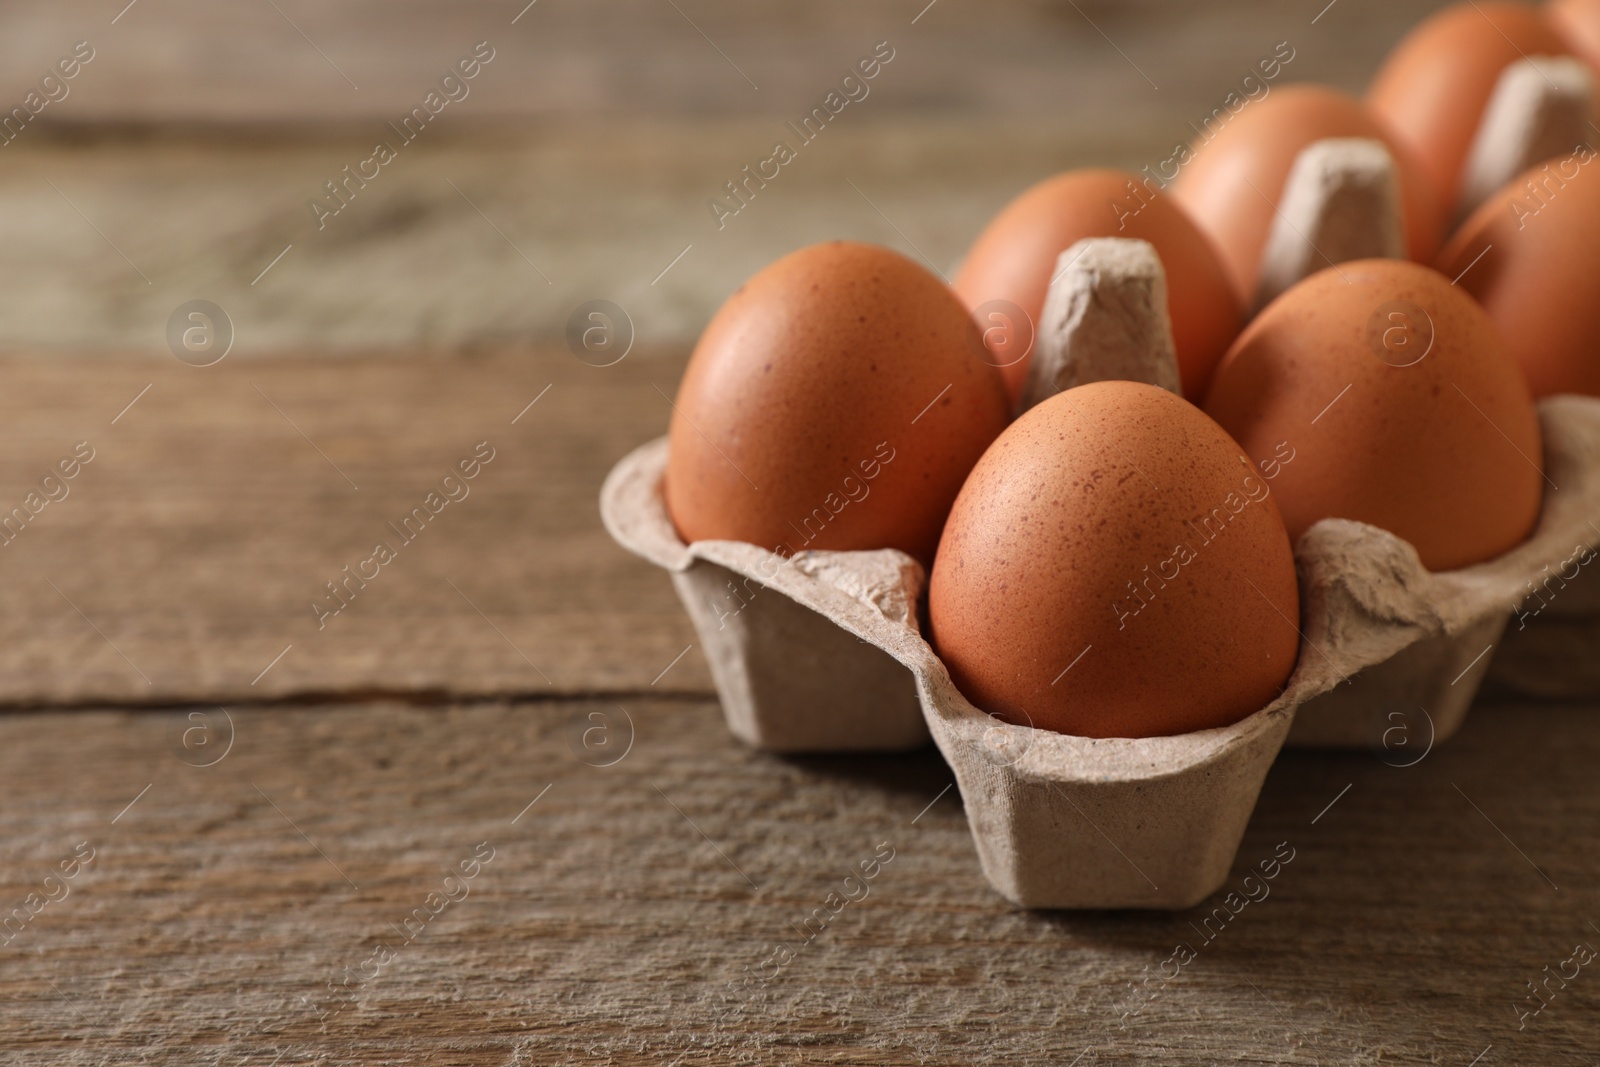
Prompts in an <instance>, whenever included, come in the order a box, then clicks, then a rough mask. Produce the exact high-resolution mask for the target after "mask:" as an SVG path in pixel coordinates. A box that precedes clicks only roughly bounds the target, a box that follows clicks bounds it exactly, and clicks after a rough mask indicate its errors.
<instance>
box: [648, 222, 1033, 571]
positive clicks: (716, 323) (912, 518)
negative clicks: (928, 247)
mask: <svg viewBox="0 0 1600 1067" xmlns="http://www.w3.org/2000/svg"><path fill="white" fill-rule="evenodd" d="M985 355H986V351H985V349H984V347H983V342H982V340H981V338H980V337H979V336H978V330H977V326H976V325H975V324H974V323H973V321H972V316H971V315H969V314H968V313H967V309H966V308H965V307H963V306H962V304H961V301H960V300H959V299H957V297H956V295H955V293H953V292H952V291H951V290H950V288H949V287H948V286H947V285H945V284H944V282H942V281H941V280H940V279H939V278H937V277H935V276H934V275H933V274H931V273H929V272H928V271H927V270H926V269H924V268H923V267H920V266H918V265H917V264H915V263H913V262H911V261H910V260H909V259H906V258H905V257H904V256H901V255H899V254H897V253H895V252H891V251H889V250H888V249H885V248H878V247H875V246H872V245H865V244H855V243H852V242H846V241H834V242H831V243H828V244H822V245H814V246H812V247H810V248H805V249H802V250H801V251H799V252H795V253H792V254H790V255H788V256H785V257H784V258H782V259H780V260H778V261H777V262H776V263H773V264H772V265H771V266H768V267H767V268H766V269H764V270H762V271H761V272H760V273H758V274H756V275H755V276H754V277H753V278H751V279H750V280H749V281H747V282H746V283H745V284H744V285H743V286H741V287H740V288H739V290H738V291H737V292H735V293H734V294H733V295H732V296H731V297H729V298H728V301H727V303H725V304H723V306H722V308H721V309H720V310H719V311H718V312H717V314H716V315H715V317H713V319H712V320H711V323H710V325H708V326H707V327H706V330H705V332H704V333H703V334H702V335H701V336H700V342H699V344H698V345H696V346H695V350H694V354H693V356H692V357H691V358H690V360H689V367H688V370H687V371H686V372H685V374H684V377H683V382H682V384H681V385H680V386H679V387H678V398H677V402H676V403H675V404H674V405H673V412H672V423H671V428H670V430H669V433H668V438H669V445H668V449H669V452H668V461H667V473H666V504H667V510H668V512H669V513H670V515H671V516H672V521H673V523H674V524H675V525H676V526H677V529H678V533H679V534H680V535H681V536H682V537H683V538H684V540H686V541H700V540H706V539H713V538H715V539H722V540H734V541H746V542H750V543H752V544H757V545H762V546H764V547H766V548H770V549H772V550H774V551H776V552H778V553H781V554H783V555H785V556H787V555H790V554H792V553H794V552H798V551H801V550H804V549H837V550H848V549H875V548H898V549H900V550H901V551H903V552H907V553H909V554H910V555H912V556H915V557H917V558H918V559H920V560H922V562H923V563H924V565H926V564H928V563H930V562H931V561H932V559H933V552H934V548H935V546H936V545H937V544H938V542H939V532H940V530H941V528H942V527H943V526H944V520H945V516H946V515H947V514H948V512H949V510H950V504H951V502H952V501H953V500H955V497H956V493H957V492H958V491H959V490H960V488H961V482H962V480H963V479H964V478H965V477H966V476H967V472H968V471H969V470H971V469H972V465H973V464H974V463H976V462H977V460H978V457H979V456H981V455H982V454H983V450H984V449H985V448H987V447H988V445H989V443H990V442H991V441H993V440H994V439H995V437H996V435H998V434H999V433H1000V431H1001V430H1002V429H1004V428H1005V425H1006V420H1007V416H1008V411H1009V405H1008V404H1007V401H1006V393H1005V385H1004V383H1003V382H1002V381H1001V379H1000V372H999V371H998V370H997V369H995V368H994V367H993V366H991V365H990V364H989V363H988V362H986V361H985V358H984V357H985Z"/></svg>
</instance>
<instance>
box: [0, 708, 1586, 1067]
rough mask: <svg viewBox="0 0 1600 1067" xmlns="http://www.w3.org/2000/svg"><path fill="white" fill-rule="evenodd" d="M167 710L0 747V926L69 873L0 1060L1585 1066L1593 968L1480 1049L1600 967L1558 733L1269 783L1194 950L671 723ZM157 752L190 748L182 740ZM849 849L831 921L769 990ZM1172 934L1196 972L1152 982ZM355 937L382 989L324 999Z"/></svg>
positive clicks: (1578, 735)
mask: <svg viewBox="0 0 1600 1067" xmlns="http://www.w3.org/2000/svg"><path fill="white" fill-rule="evenodd" d="M596 713H603V714H604V715H605V716H608V718H607V719H605V720H591V719H590V718H589V716H591V715H593V714H596ZM188 714H190V713H188V712H143V713H130V712H127V711H83V712H77V713H64V712H63V713H53V714H43V715H27V716H11V717H10V718H8V719H6V720H4V721H0V733H3V737H4V752H5V767H6V773H5V776H4V778H3V779H0V856H3V858H4V863H3V868H0V872H3V873H0V902H4V903H5V905H6V906H7V907H8V908H9V907H12V906H14V905H18V904H21V902H22V901H23V900H24V898H25V897H26V895H27V894H28V893H30V892H38V891H41V890H42V888H43V887H45V886H46V885H47V884H49V883H46V882H45V876H46V875H47V874H48V873H49V872H50V871H51V870H52V869H54V868H55V867H56V866H57V864H58V863H59V862H60V861H61V860H62V859H63V858H67V857H70V856H71V855H72V854H73V852H74V849H75V848H76V847H77V846H78V845H79V844H80V843H87V845H88V847H89V848H90V849H92V850H93V859H92V861H91V862H89V863H88V864H87V865H86V866H84V867H82V868H81V869H78V870H77V871H76V877H74V878H72V879H70V880H69V881H66V882H64V883H60V884H64V885H65V886H66V887H67V895H66V896H65V897H64V898H63V899H59V900H57V901H55V902H53V903H49V904H47V905H45V906H44V907H43V909H42V910H41V911H40V913H39V914H38V915H37V916H36V917H35V918H34V919H33V920H32V921H31V922H30V923H28V924H27V925H26V926H25V927H23V928H22V929H21V930H20V932H17V933H15V934H14V935H13V937H12V940H11V942H10V943H9V944H6V945H4V946H0V952H4V953H5V954H6V957H5V958H6V964H5V966H4V968H0V996H3V998H4V1002H5V1003H6V1005H7V1007H6V1010H5V1012H4V1013H3V1014H0V1048H3V1049H4V1050H6V1055H5V1059H6V1062H8V1063H15V1064H41V1065H42V1064H102V1063H105V1064H110V1063H127V1062H170V1063H216V1064H230V1065H231V1064H261V1065H263V1067H264V1065H266V1064H269V1063H274V1062H276V1063H280V1064H293V1065H298V1064H314V1063H315V1064H323V1063H345V1062H359V1063H390V1064H472V1065H478V1064H483V1065H490V1064H546V1063H594V1064H663V1065H664V1064H671V1063H681V1064H685V1065H687V1064H711V1063H749V1064H767V1063H818V1064H822V1063H832V1064H845V1063H851V1064H908V1063H931V1064H974V1063H977V1064H1069V1063H1074V1062H1076V1063H1081V1064H1092V1063H1113V1062H1114V1063H1149V1064H1175V1063H1183V1064H1190V1063H1193V1064H1210V1063H1220V1062H1228V1063H1308V1064H1312V1063H1322V1064H1331V1063H1355V1064H1377V1063H1384V1064H1455V1065H1462V1067H1465V1065H1466V1064H1468V1063H1477V1064H1480V1065H1481V1064H1588V1063H1592V1062H1593V1060H1594V1056H1595V1053H1596V1026H1595V1017H1596V1012H1597V1011H1600V978H1597V976H1596V975H1595V974H1593V973H1592V968H1588V969H1582V970H1580V971H1579V973H1578V977H1577V978H1575V979H1574V980H1572V981H1571V982H1570V983H1568V984H1567V986H1566V988H1564V989H1562V988H1560V987H1559V986H1558V985H1552V987H1551V988H1552V989H1557V990H1558V992H1557V993H1556V995H1555V996H1554V997H1553V999H1551V1000H1550V1002H1549V1004H1548V1006H1546V1007H1544V1008H1543V1010H1542V1011H1541V1012H1539V1014H1538V1015H1536V1016H1533V1017H1531V1018H1530V1019H1528V1020H1527V1021H1526V1026H1525V1028H1524V1029H1522V1030H1521V1031H1519V1030H1518V1025H1519V1021H1520V1017H1519V1012H1520V1011H1521V1010H1524V1009H1525V1008H1526V1006H1527V1005H1528V1004H1530V1003H1533V1002H1529V1001H1526V1000H1525V998H1527V997H1528V996H1529V993H1528V989H1527V986H1526V984H1525V983H1527V982H1529V981H1531V980H1539V979H1541V978H1542V976H1543V974H1544V973H1545V972H1544V970H1543V969H1544V968H1545V967H1546V966H1549V967H1550V968H1551V970H1552V972H1553V971H1554V970H1555V969H1557V968H1559V967H1560V965H1561V963H1562V961H1564V960H1567V959H1569V958H1570V957H1571V956H1572V955H1573V950H1574V947H1575V946H1576V945H1578V944H1580V943H1587V944H1588V945H1591V946H1593V945H1600V931H1597V930H1596V928H1595V926H1594V925H1593V924H1594V923H1595V922H1597V921H1600V893H1597V890H1596V888H1595V887H1596V876H1597V874H1600V860H1597V857H1596V854H1595V850H1594V848H1593V842H1594V840H1595V836H1596V834H1597V833H1600V795H1597V793H1596V791H1595V790H1594V788H1593V783H1594V767H1595V764H1596V761H1597V760H1600V722H1597V721H1596V718H1595V711H1594V709H1593V708H1570V707H1517V706H1507V707H1496V708H1480V709H1477V710H1476V711H1475V712H1474V713H1473V714H1472V716H1471V717H1470V719H1469V721H1468V724H1467V726H1466V728H1465V730H1464V732H1463V733H1462V734H1461V735H1459V736H1458V737H1457V738H1456V739H1455V740H1454V741H1453V742H1451V743H1450V744H1449V745H1448V746H1441V747H1440V748H1438V749H1436V750H1435V751H1433V752H1432V753H1430V754H1429V755H1428V756H1427V757H1426V758H1425V759H1423V760H1422V761H1421V762H1420V763H1418V764H1417V765H1416V766H1413V767H1409V768H1396V767H1391V766H1386V765H1384V764H1383V763H1380V762H1379V761H1378V760H1376V759H1374V758H1373V757H1372V756H1371V755H1369V754H1365V753H1350V754H1337V755H1310V754H1304V753H1290V754H1286V755H1285V756H1284V757H1282V758H1281V759H1280V760H1279V761H1278V763H1277V765H1276V766H1275V767H1274V768H1273V770H1272V772H1271V774H1270V776H1269V778H1268V780H1267V784H1266V788H1265V791H1264V793H1263V795H1262V798H1261V804H1260V806H1259V808H1258V809H1257V812H1256V815H1255V818H1254V819H1253V821H1252V822H1251V825H1250V828H1249V830H1248V832H1247V833H1246V835H1245V840H1244V844H1243V847H1242V848H1241V850H1240V853H1239V858H1238V861H1237V862H1236V864H1235V870H1234V873H1233V875H1232V877H1231V879H1230V882H1231V883H1232V884H1234V885H1235V886H1236V887H1237V886H1238V885H1240V884H1241V883H1242V880H1243V878H1244V876H1245V875H1246V874H1248V873H1249V872H1250V871H1251V870H1252V869H1254V868H1255V867H1256V866H1257V865H1258V864H1259V863H1260V862H1261V861H1262V860H1266V859H1269V858H1271V857H1272V856H1273V855H1274V854H1275V853H1278V854H1284V855H1288V854H1290V850H1292V857H1293V858H1292V859H1291V860H1290V862H1288V863H1287V865H1284V866H1283V867H1282V868H1281V869H1280V870H1279V871H1278V873H1277V877H1276V878H1275V879H1274V880H1272V881H1271V882H1270V883H1268V884H1269V886H1270V895H1268V896H1266V897H1265V898H1264V899H1261V900H1260V901H1259V902H1257V903H1252V904H1249V905H1248V906H1246V907H1245V908H1244V910H1243V911H1241V912H1240V913H1239V915H1238V916H1237V917H1236V918H1234V919H1232V920H1231V922H1229V923H1228V924H1227V925H1226V926H1223V927H1222V928H1221V932H1220V933H1218V934H1217V935H1216V936H1215V937H1214V939H1213V940H1211V941H1210V942H1206V941H1205V940H1204V939H1203V938H1202V937H1201V935H1200V934H1199V933H1197V928H1198V927H1200V926H1201V924H1202V923H1203V921H1204V919H1205V917H1206V915H1207V914H1208V913H1209V909H1195V910H1193V911H1190V912H1186V913H1177V914H1136V913H1112V914H1034V913H1027V912H1021V911H1018V910H1016V909H1014V908H1011V907H1010V906H1008V905H1007V904H1005V903H1004V902H1003V901H1002V900H1000V899H999V898H998V897H996V896H995V895H994V894H993V893H992V892H991V891H990V890H989V889H988V887H987V886H986V885H985V883H984V881H983V879H982V876H981V875H980V874H979V872H978V869H977V864H976V860H975V856H974V853H973V848H972V843H971V840H970V838H969V837H968V833H967V829H966V823H965V819H964V817H963V815H962V812H961V807H960V803H959V801H958V799H957V794H956V793H955V792H954V791H950V792H944V790H945V788H946V786H947V785H948V784H949V782H950V778H949V772H948V771H947V770H946V768H945V767H944V765H943V763H942V761H941V760H940V759H939V758H938V757H937V755H935V754H933V753H932V752H931V751H929V752H926V753H920V754H912V755H908V756H899V757H886V756H879V757H848V758H846V757H840V758H805V759H779V758H775V757H771V756H766V755H761V754H758V753H755V752H752V751H750V750H748V749H745V748H743V747H741V746H740V745H739V744H738V743H737V742H734V741H733V740H731V739H730V738H729V736H728V735H727V733H726V731H725V729H724V728H723V726H722V723H721V720H720V716H719V715H718V713H717V711H716V708H715V706H714V705H712V704H710V703H708V702H705V701H699V700H695V701H690V702H687V703H685V702H662V701H660V700H649V699H640V700H632V699H629V700H625V701H621V702H617V701H581V702H579V701H563V700H554V701H538V702H533V703H502V702H487V703H475V704H459V703H451V704H443V705H440V706H436V707H416V706H411V705H404V704H394V703H387V702H374V703H369V704H362V705H359V706H354V707H351V706H338V707H330V706H308V707H302V708H294V709H281V708H280V709H235V710H234V711H233V712H232V715H231V718H224V717H222V716H221V715H220V714H218V713H217V712H216V711H215V710H214V709H212V711H211V716H210V718H209V719H195V720H191V719H189V718H188V717H187V716H188ZM630 724H631V726H630ZM185 729H193V730H201V731H209V733H207V734H206V736H207V737H209V739H210V743H211V744H212V745H214V746H215V747H214V748H213V749H210V750H207V749H206V748H205V746H203V745H198V744H193V743H191V744H190V745H188V746H187V747H185V746H184V745H183V744H182V736H181V732H182V731H183V730H185ZM595 729H598V730H601V731H602V733H603V734H604V736H600V735H594V736H591V737H590V739H589V740H590V745H589V747H588V748H587V749H586V748H585V747H584V744H583V733H584V731H586V730H595ZM606 731H609V733H606ZM230 736H231V739H232V747H231V750H228V749H224V748H223V747H222V746H224V745H225V744H226V742H227V741H228V739H229V737H230ZM197 737H198V735H197ZM191 740H194V739H191ZM213 753H214V754H213ZM218 756H220V759H218V758H217V757H218ZM213 759H216V762H215V763H214V764H213V765H212V766H208V767H196V766H192V765H189V764H192V763H198V762H207V761H210V760H213ZM585 760H587V762H585ZM605 761H615V762H612V763H611V764H610V765H609V766H598V765H595V764H599V763H602V762H605ZM534 801H537V803H533V802H534ZM530 803H531V804H532V806H531V807H529V806H528V805H529V804H530ZM130 804H131V806H130ZM1330 805H1331V806H1330ZM483 842H487V846H488V848H492V850H493V858H492V860H490V861H489V862H488V863H487V864H486V865H484V866H482V868H481V870H478V871H477V872H476V873H477V877H476V878H475V879H473V880H471V881H470V882H468V883H466V885H467V892H468V894H469V895H467V896H466V897H465V898H464V899H459V900H457V901H455V902H452V903H449V904H441V903H439V902H438V901H436V902H435V903H434V904H433V905H431V906H432V907H434V908H436V909H437V910H438V914H437V916H436V917H432V918H431V919H430V921H429V922H428V923H426V924H425V925H423V924H420V923H416V924H415V925H413V926H412V927H411V930H410V931H409V932H412V933H413V934H414V936H411V937H409V938H408V937H407V936H406V934H407V933H408V931H407V929H406V927H405V923H406V920H407V919H408V918H409V917H411V916H412V913H413V910H414V909H418V908H423V909H426V908H428V907H430V905H429V904H428V902H427V901H428V895H429V894H430V893H433V892H435V891H439V890H442V889H443V888H444V887H445V876H446V874H447V873H448V872H449V871H450V870H451V869H455V868H457V867H458V865H459V864H460V863H461V862H462V861H463V860H470V859H471V858H472V856H473V855H474V852H475V850H477V849H478V847H479V845H480V843H483ZM1283 843H1287V844H1286V845H1283ZM884 844H887V846H888V848H890V849H892V850H893V858H892V860H890V861H889V862H888V863H887V864H885V865H883V866H882V868H881V870H879V871H878V873H877V876H876V878H875V879H874V880H872V881H871V882H870V883H868V887H869V892H868V895H867V896H866V897H865V898H864V899H861V900H859V901H858V902H856V903H853V904H849V905H847V906H846V907H845V908H844V909H843V910H842V911H841V912H840V914H839V915H838V917H837V918H836V919H833V920H832V921H831V922H830V923H829V924H827V925H826V926H825V927H824V928H823V929H822V931H821V933H819V934H817V935H816V936H815V937H814V938H811V939H810V942H809V944H806V945H804V946H803V947H799V949H798V951H797V952H796V954H795V956H794V958H793V959H791V960H789V961H788V963H787V965H786V966H783V967H781V968H779V967H777V966H775V965H771V964H768V963H767V962H766V961H768V960H769V959H770V958H771V957H772V953H773V951H774V946H778V945H791V946H798V945H799V943H800V942H802V940H803V939H804V938H803V934H802V933H801V932H800V931H801V924H802V923H803V922H804V921H805V920H806V919H807V918H808V917H810V916H811V915H812V913H813V911H814V909H816V908H818V907H820V906H822V904H823V901H824V899H825V898H826V896H827V894H828V893H830V892H832V891H833V890H834V889H835V888H837V887H840V886H842V881H843V878H844V876H845V874H846V873H847V871H848V870H850V869H853V868H855V867H857V866H858V864H859V863H860V862H861V861H862V860H864V859H871V858H872V857H873V856H874V854H875V852H876V851H877V850H878V849H879V846H880V845H884ZM1281 845H1282V847H1280V846H1281ZM1119 847H1124V848H1133V849H1136V848H1137V842H1122V843H1120V845H1119ZM85 854H86V853H85ZM481 854H483V855H487V854H488V850H487V848H486V849H483V850H482V851H481ZM450 891H451V892H452V894H453V895H455V896H457V897H459V896H460V894H461V889H460V888H459V887H458V886H455V885H454V884H452V885H451V886H450ZM60 892H61V890H60V889H59V888H57V889H55V893H56V895H57V896H60ZM1210 903H1211V904H1212V905H1213V906H1215V905H1216V904H1217V901H1216V900H1213V901H1212V902H1210ZM425 914H426V911H425ZM813 928H814V927H813ZM1180 942H1184V943H1189V944H1190V945H1191V947H1193V948H1194V949H1195V951H1196V953H1197V958H1196V959H1194V960H1193V961H1192V962H1190V963H1189V964H1188V965H1187V966H1185V967H1183V968H1182V970H1181V971H1179V972H1178V973H1177V975H1176V976H1175V977H1172V978H1171V979H1170V980H1167V981H1163V980H1162V978H1161V974H1162V965H1163V961H1165V960H1167V959H1168V958H1169V957H1170V956H1171V955H1172V954H1173V951H1174V949H1175V947H1176V946H1177V945H1178V944H1179V943H1180ZM384 945H387V946H388V947H389V948H390V950H391V951H392V953H393V958H392V959H391V958H388V957H382V956H380V957H377V958H378V959H380V960H386V963H385V964H384V965H383V966H382V967H381V968H375V967H374V966H366V967H365V969H363V966H364V965H365V964H366V961H368V960H369V959H371V958H374V953H376V952H378V950H379V948H380V946H384ZM347 968H348V969H350V970H349V972H348V973H349V974H350V977H349V978H348V985H347V986H346V992H345V994H344V995H343V996H342V997H340V998H337V999H336V998H335V995H334V994H333V993H332V992H331V991H330V983H335V982H345V981H346V979H345V978H344V976H345V974H346V973H347V972H346V969H347ZM374 970H376V973H374ZM1568 970H1569V972H1570V970H1571V966H1570V965H1569V968H1568ZM1169 971H1170V968H1169ZM752 974H754V975H759V976H761V978H760V980H754V981H751V982H750V983H749V984H745V980H746V979H747V978H748V977H749V976H750V975H752ZM341 1006H342V1007H341Z"/></svg>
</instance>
